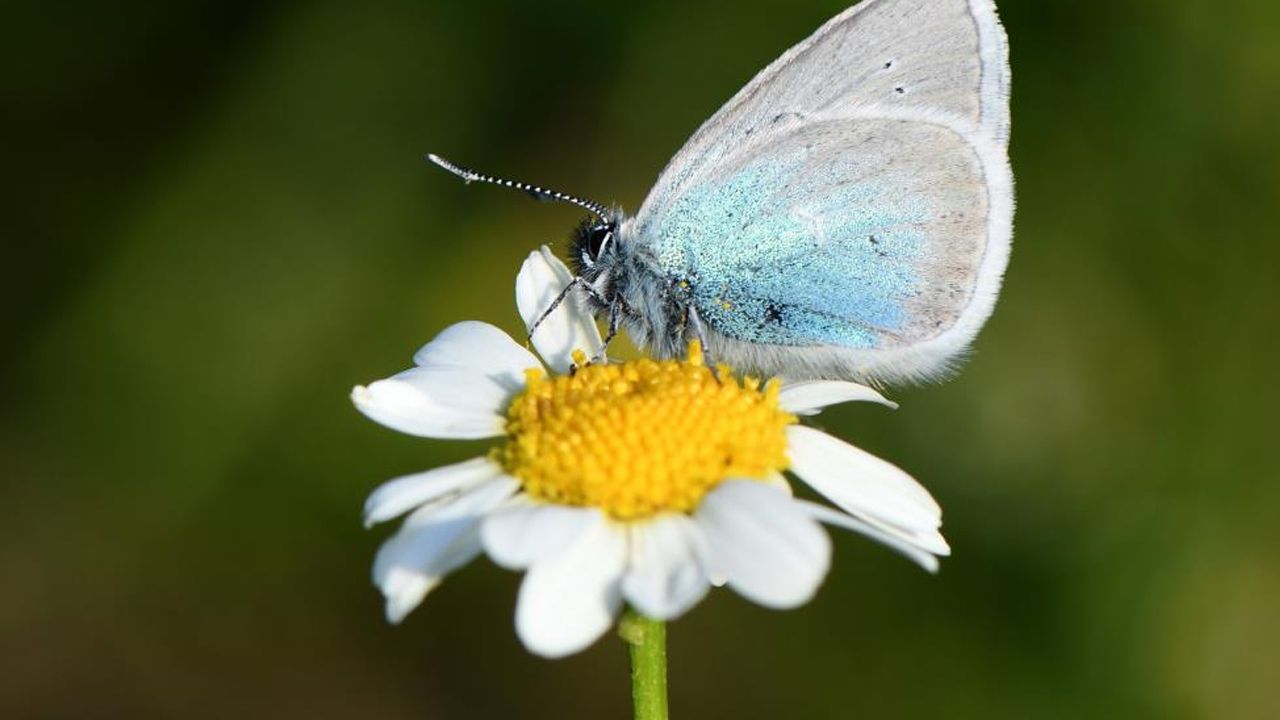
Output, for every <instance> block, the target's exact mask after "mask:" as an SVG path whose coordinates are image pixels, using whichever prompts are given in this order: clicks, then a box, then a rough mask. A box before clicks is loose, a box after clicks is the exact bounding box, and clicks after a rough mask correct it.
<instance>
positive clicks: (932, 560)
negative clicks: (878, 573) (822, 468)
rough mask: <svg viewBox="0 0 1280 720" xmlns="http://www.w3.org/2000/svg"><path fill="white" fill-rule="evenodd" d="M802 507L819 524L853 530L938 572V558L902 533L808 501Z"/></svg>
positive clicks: (930, 570)
mask: <svg viewBox="0 0 1280 720" xmlns="http://www.w3.org/2000/svg"><path fill="white" fill-rule="evenodd" d="M797 502H798V503H799V504H800V506H801V507H803V508H804V509H805V511H806V512H808V513H809V515H810V516H812V517H813V519H815V520H818V521H819V522H824V523H827V524H828V525H835V526H837V527H841V528H844V529H845V530H852V531H854V532H856V533H860V534H862V535H864V536H866V537H869V538H871V539H872V540H875V541H876V542H879V543H882V544H884V545H887V546H889V547H890V548H893V549H894V550H897V551H898V552H900V553H902V554H903V555H906V556H907V557H908V558H910V559H911V560H913V561H914V562H915V563H916V564H917V565H919V566H920V567H922V568H924V569H925V570H928V571H929V572H931V573H935V572H938V558H936V557H934V556H933V555H932V554H931V552H930V551H929V550H928V549H927V548H923V549H922V548H920V547H919V546H917V545H916V544H914V543H913V542H911V540H910V539H907V538H904V537H903V536H902V535H901V534H900V533H892V532H889V531H886V530H884V529H881V528H878V527H876V526H874V525H871V524H870V523H867V522H864V521H862V520H859V519H858V518H855V517H853V516H851V515H846V514H844V513H842V512H840V511H838V510H833V509H832V508H829V507H827V506H825V505H819V504H817V503H811V502H808V501H806V500H799V501H797Z"/></svg>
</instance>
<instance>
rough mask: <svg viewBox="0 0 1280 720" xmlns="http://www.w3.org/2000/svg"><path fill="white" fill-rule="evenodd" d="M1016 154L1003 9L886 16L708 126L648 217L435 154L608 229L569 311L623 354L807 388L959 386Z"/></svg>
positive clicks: (971, 1)
mask: <svg viewBox="0 0 1280 720" xmlns="http://www.w3.org/2000/svg"><path fill="white" fill-rule="evenodd" d="M1008 141H1009V65H1008V46H1007V40H1006V37H1005V33H1004V29H1003V28H1002V27H1001V25H1000V22H999V20H998V18H997V17H996V10H995V5H994V3H993V2H992V0H865V1H864V2H862V3H861V4H859V5H856V6H854V7H852V8H850V9H848V10H846V11H845V12H843V13H841V14H840V15H838V16H836V17H835V18H833V19H832V20H830V21H829V22H827V23H826V24H825V25H824V26H822V27H821V28H820V29H819V30H818V31H817V32H815V33H814V34H813V35H812V36H810V37H809V38H808V39H807V40H805V41H804V42H801V43H800V44H799V45H796V46H795V47H793V48H791V49H790V50H788V51H787V52H786V53H784V54H783V55H782V57H780V58H778V59H777V60H776V61H774V62H773V64H771V65H769V66H768V67H767V68H765V69H764V70H763V71H762V72H761V73H760V74H758V75H757V76H756V77H755V78H754V79H753V80H752V81H751V82H750V83H748V84H747V86H746V87H744V88H743V89H742V90H741V91H740V92H739V93H738V94H737V95H735V96H734V97H733V99H731V100H730V101H729V102H728V103H727V104H725V106H724V107H722V108H721V109H720V110H719V111H718V112H717V113H716V114H715V115H713V116H712V117H711V119H709V120H707V121H706V123H704V124H703V125H702V127H701V128H699V129H698V131H697V132H696V133H694V135H693V137H692V138H690V139H689V141H688V142H686V143H685V146H684V147H683V148H682V149H681V150H680V152H678V153H677V154H676V156H675V157H674V158H673V159H672V160H671V162H670V163H669V164H668V165H667V167H666V169H665V170H664V171H663V172H662V175H661V176H660V177H659V179H658V182H657V184H656V185H655V186H654V188H653V190H652V191H650V193H649V196H648V198H647V199H646V200H645V202H644V204H643V205H642V206H641V208H640V211H639V212H638V213H636V215H635V216H627V215H625V214H623V213H622V212H621V211H619V210H615V209H611V208H608V207H606V206H604V205H601V204H599V203H595V202H591V201H589V200H584V199H581V198H577V197H574V196H570V195H566V194H564V193H559V192H556V191H552V190H546V189H544V188H539V187H536V186H531V185H528V184H525V183H518V182H514V181H509V180H500V179H497V178H493V177H490V176H487V175H482V174H480V173H476V172H474V171H472V170H468V169H466V168H462V167H459V166H457V165H454V164H452V163H450V162H448V161H446V160H443V159H442V158H439V157H437V156H434V155H432V156H429V157H430V158H431V159H432V160H433V161H434V162H436V163H437V164H439V165H441V166H442V167H444V168H446V169H448V170H450V171H451V172H454V173H455V174H457V175H459V176H460V177H462V178H463V179H464V180H467V181H472V180H479V181H484V182H491V183H497V184H500V185H505V186H507V187H512V188H516V189H520V190H524V191H526V192H528V193H530V194H532V195H534V196H535V197H539V198H542V199H553V200H561V201H566V202H571V203H574V204H576V205H579V206H581V207H583V208H585V209H587V210H589V211H590V212H591V213H592V217H591V218H588V219H587V220H586V221H585V222H584V223H583V224H582V225H581V226H580V227H579V228H578V229H577V231H576V232H575V233H574V235H573V240H572V246H571V258H570V259H571V262H572V263H573V264H574V265H575V270H576V276H575V277H574V280H573V282H572V283H570V284H569V286H568V287H566V288H565V291H564V292H563V293H561V295H560V298H558V299H557V302H556V304H558V302H559V300H562V299H564V298H565V297H566V296H568V295H570V294H571V293H572V294H573V295H574V296H576V301H579V302H582V303H584V304H585V306H586V307H587V308H589V309H590V310H591V311H592V312H593V313H595V314H596V315H597V317H602V318H605V319H607V320H608V323H609V334H608V336H607V338H608V339H612V338H613V337H614V335H615V334H616V333H617V331H618V329H619V328H625V329H626V330H627V331H628V333H629V334H630V335H631V336H632V338H633V339H634V340H635V341H636V342H637V343H638V344H639V345H641V346H642V347H646V348H648V349H649V350H650V351H651V352H652V353H653V354H654V355H656V356H658V357H673V356H679V355H682V354H683V353H684V351H685V349H686V346H687V343H688V342H689V341H690V340H691V339H700V340H702V341H703V347H704V348H706V349H707V352H708V355H709V356H710V357H712V358H713V359H714V360H717V361H726V362H728V363H730V364H731V365H734V366H736V367H739V368H743V369H748V370H754V371H758V372H763V373H768V374H782V375H785V376H787V377H790V378H793V379H801V378H840V379H851V380H861V381H915V380H925V379H930V378H935V377H938V376H940V375H943V374H945V373H946V372H947V371H948V370H950V369H951V368H952V366H953V365H954V363H955V362H956V360H957V359H958V358H959V357H961V356H962V355H963V354H964V352H965V351H966V349H967V348H968V346H969V344H970V342H972V340H973V338H974V337H975V336H976V335H977V333H978V330H979V329H980V328H981V327H982V325H983V323H984V322H985V321H986V319H987V317H988V316H990V314H991V311H992V308H993V306H994V305H995V300H996V296H997V294H998V293H999V289H1000V282H1001V278H1002V276H1003V274H1004V270H1005V266H1006V264H1007V262H1008V257H1009V246H1010V243H1011V240H1012V235H1013V208H1014V202H1013V175H1012V172H1011V170H1010V167H1009V161H1008ZM553 308H554V305H553V307H552V308H548V312H550V310H551V309H553ZM607 342H608V340H606V344H607Z"/></svg>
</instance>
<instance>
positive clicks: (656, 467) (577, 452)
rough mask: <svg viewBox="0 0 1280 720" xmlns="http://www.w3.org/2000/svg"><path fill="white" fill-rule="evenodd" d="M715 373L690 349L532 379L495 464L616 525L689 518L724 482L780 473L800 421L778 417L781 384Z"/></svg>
mask: <svg viewBox="0 0 1280 720" xmlns="http://www.w3.org/2000/svg"><path fill="white" fill-rule="evenodd" d="M580 364H581V363H580ZM717 370H718V373H713V372H712V371H711V369H710V368H709V367H707V366H706V365H705V364H704V362H703V358H702V351H701V348H700V347H699V346H698V343H696V342H694V343H692V344H690V346H689V357H688V358H687V359H685V360H663V361H656V360H650V359H640V360H630V361H627V362H624V363H617V364H592V365H585V366H581V367H578V368H577V369H576V371H575V372H573V373H572V374H570V375H563V376H555V377H548V376H546V375H545V374H543V373H542V371H540V370H530V371H528V372H527V379H528V383H527V386H526V389H525V390H524V392H522V393H521V394H520V395H518V396H517V397H516V398H515V399H514V400H513V401H512V403H511V406H510V408H509V409H508V411H507V425H506V429H507V442H506V443H505V444H504V445H502V446H500V447H499V448H497V449H495V451H494V453H495V459H496V460H497V461H498V462H499V463H501V464H502V466H503V467H504V468H506V470H507V471H508V472H510V473H511V474H512V475H514V476H515V477H516V478H518V479H519V480H520V482H521V483H522V484H523V486H524V490H525V492H526V493H527V494H528V495H530V496H531V497H533V498H535V499H537V500H542V501H545V502H550V503H556V504H562V505H575V506H592V507H599V508H601V509H602V510H604V511H605V512H606V513H608V514H609V515H610V516H612V517H614V518H616V519H619V520H636V519H641V518H645V517H649V516H651V515H654V514H657V513H660V512H668V511H675V512H685V513H687V512H691V511H692V510H694V509H695V508H697V506H698V503H699V502H700V501H701V500H702V498H703V496H705V495H706V494H707V493H708V492H709V491H710V490H711V489H712V488H714V487H715V486H716V485H718V484H720V483H721V482H722V481H724V480H725V479H728V478H742V479H759V480H764V479H767V478H769V477H772V476H773V475H774V474H775V473H777V472H779V471H781V470H784V469H786V467H787V452H786V450H787V443H786V434H785V432H784V431H785V429H786V427H787V426H788V425H791V424H793V423H795V422H796V418H795V416H793V415H791V414H789V413H787V412H785V411H783V410H782V409H781V408H779V407H778V391H779V386H778V381H777V380H771V381H769V382H768V383H764V384H763V385H762V384H761V382H760V381H759V380H757V379H755V378H751V377H746V378H742V379H736V378H734V377H733V375H732V374H731V371H730V369H729V368H728V367H727V366H724V365H720V366H718V367H717ZM717 375H718V377H717Z"/></svg>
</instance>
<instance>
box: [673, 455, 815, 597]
mask: <svg viewBox="0 0 1280 720" xmlns="http://www.w3.org/2000/svg"><path fill="white" fill-rule="evenodd" d="M694 519H695V520H696V521H697V523H698V526H699V527H700V528H701V529H702V531H703V534H704V535H705V537H706V539H707V547H708V551H709V552H710V555H711V559H712V566H713V567H714V569H715V572H722V573H724V575H725V577H726V578H728V581H729V587H732V588H733V589H734V590H736V591H737V592H738V593H740V594H741V595H742V596H743V597H746V598H747V599H749V600H752V601H754V602H756V603H759V604H760V605H764V606H765V607H771V608H790V607H795V606H797V605H801V604H803V603H805V602H806V601H808V600H809V598H811V597H813V594H814V592H815V591H816V590H817V589H818V585H819V584H821V582H822V578H823V577H825V576H826V574H827V568H828V567H829V566H830V563H831V539H830V538H828V537H827V534H826V532H825V531H823V529H822V527H821V526H820V525H818V523H817V522H815V521H814V520H813V519H812V518H811V517H810V516H809V515H808V514H807V513H805V512H803V511H802V510H800V508H799V507H798V506H797V505H796V504H795V501H794V500H793V499H792V498H790V497H788V496H787V494H786V493H784V492H782V491H781V490H779V489H777V488H775V487H770V486H768V485H765V484H762V483H760V482H756V481H750V480H741V481H728V482H724V483H721V485H720V486H719V487H717V488H716V489H715V490H712V491H711V492H710V493H708V494H707V496H706V497H705V498H703V500H702V504H701V505H700V506H699V507H698V511H697V513H696V515H695V516H694Z"/></svg>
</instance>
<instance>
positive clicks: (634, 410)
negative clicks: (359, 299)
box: [352, 247, 949, 657]
mask: <svg viewBox="0 0 1280 720" xmlns="http://www.w3.org/2000/svg"><path fill="white" fill-rule="evenodd" d="M570 279H571V276H570V274H569V270H568V268H566V267H565V266H564V265H563V263H561V262H560V261H559V260H557V259H556V258H555V257H554V256H553V255H552V254H551V253H550V251H548V250H547V249H546V248H545V247H544V248H542V249H541V250H540V251H538V252H534V253H532V254H531V255H530V257H529V259H528V260H527V261H526V262H525V263H524V266H523V267H522V268H521V270H520V274H519V276H518V277H517V280H516V300H517V305H518V307H519V310H520V313H521V315H522V316H523V318H524V320H525V322H526V325H528V324H531V323H532V322H533V321H534V320H535V319H537V318H538V317H539V315H541V313H542V311H543V310H544V309H545V308H546V307H548V306H549V304H550V303H551V301H552V299H554V298H555V297H556V296H557V295H558V294H559V292H560V291H561V289H562V288H564V287H565V286H566V284H567V283H568V282H569V281H570ZM532 344H533V346H534V348H535V349H536V350H537V351H538V353H539V355H540V356H541V360H539V358H538V357H535V356H534V354H533V353H531V352H529V351H528V350H527V349H525V347H523V346H522V345H521V344H520V343H518V342H516V341H515V340H513V339H512V338H511V337H509V336H508V335H507V334H506V333H504V332H502V331H501V330H499V329H498V328H496V327H494V326H492V325H488V324H485V323H480V322H462V323H458V324H456V325H453V326H451V327H449V328H446V329H445V330H444V331H442V332H441V333H440V334H439V335H438V336H436V338H435V339H434V340H432V341H431V342H430V343H428V344H427V345H426V346H425V347H423V348H422V349H421V350H419V351H418V353H417V354H416V355H415V356H414V367H413V368H411V369H409V370H405V371H404V372H401V373H399V374H397V375H394V376H392V377H390V378H387V379H384V380H379V381H377V382H374V383H371V384H370V385H368V386H360V387H356V388H355V390H354V391H353V392H352V399H353V400H354V402H355V404H356V407H357V408H358V409H359V410H360V411H361V412H363V413H364V414H365V415H367V416H368V417H370V418H371V419H373V420H375V421H377V422H379V423H381V424H383V425H386V426H387V427H390V428H392V429H394V430H399V431H401V432H405V433H409V434H412V435H418V436H422V437H430V438H455V439H463V438H465V439H475V438H500V439H501V440H500V442H499V444H498V445H497V446H496V447H494V448H493V449H492V450H491V451H490V452H489V453H488V454H486V455H484V456H483V457H477V458H475V459H472V460H468V461H466V462H462V463H458V464H456V465H450V466H447V467H440V468H436V469H434V470H428V471H426V472H422V473H417V474H413V475H408V476H405V477H401V478H397V479H394V480H391V481H390V482H387V483H386V484H384V485H382V486H381V487H379V488H378V489H376V490H375V491H374V492H373V494H372V495H370V497H369V499H368V501H367V503H366V504H365V510H364V516H365V522H366V524H367V525H372V524H374V523H379V522H383V521H387V520H391V519H394V518H396V517H399V516H401V515H405V514H407V517H406V518H405V519H404V521H403V523H402V525H401V527H400V530H399V531H398V532H397V533H395V534H394V535H393V536H392V537H391V538H390V539H389V540H387V541H386V543H385V544H384V545H383V546H382V547H381V548H380V549H379V551H378V554H377V559H376V560H375V562H374V568H373V579H374V582H375V583H376V584H377V586H378V587H379V588H380V589H381V590H382V592H383V594H384V595H385V597H386V603H387V604H386V609H387V617H388V618H389V619H390V620H391V621H392V622H398V621H400V620H401V619H402V618H403V617H404V616H405V615H406V614H408V613H409V612H410V611H411V610H413V609H414V608H416V607H417V606H418V605H419V604H420V603H421V602H422V600H423V598H424V597H426V595H427V593H429V592H430V591H431V590H432V589H433V588H435V587H436V586H437V585H438V584H439V583H440V582H441V580H442V579H443V578H444V576H445V575H447V574H448V573H449V572H451V571H453V570H455V569H457V568H458V567H461V566H462V565H465V564H466V563H468V562H470V561H471V560H472V559H474V558H475V557H477V556H478V555H480V554H482V553H483V554H486V555H488V556H489V557H490V558H491V559H492V560H493V561H494V562H496V563H497V564H498V565H501V566H503V567H506V568H510V569H514V570H524V571H525V576H524V578H523V581H522V583H521V586H520V590H519V597H518V598H517V602H516V631H517V634H518V635H519V637H520V639H521V641H522V642H523V643H524V644H525V646H526V647H528V648H529V649H530V650H531V651H533V652H535V653H537V654H539V655H543V656H547V657H560V656H564V655H568V654H571V653H574V652H577V651H579V650H581V649H583V648H585V647H587V646H588V645H590V644H591V643H592V642H593V641H595V640H596V639H597V638H598V637H600V635H602V634H603V633H604V632H605V631H606V630H608V629H609V628H610V627H611V626H612V625H613V623H614V621H615V619H616V618H617V616H618V613H619V611H620V610H621V609H622V607H623V605H624V604H629V605H630V606H632V607H633V608H635V609H636V610H637V611H638V612H639V613H641V614H642V615H645V616H648V617H650V618H653V619H656V620H669V619H672V618H675V617H677V616H679V615H681V614H682V613H684V612H685V611H686V610H688V609H689V608H691V607H692V606H693V605H694V604H696V603H697V602H698V601H699V600H700V599H701V598H702V597H703V596H704V595H705V594H706V593H707V591H708V590H709V589H710V588H711V587H712V586H715V585H727V586H728V587H730V588H732V589H733V590H735V591H737V592H738V593H740V594H741V595H742V596H744V597H746V598H748V599H749V600H752V601H754V602H756V603H758V604H760V605H763V606H766V607H771V608H791V607H795V606H798V605H801V604H803V603H805V602H806V601H808V600H809V598H811V597H812V596H813V594H814V593H815V591H816V590H817V588H818V586H819V585H820V584H821V582H822V579H823V578H824V577H825V575H826V573H827V569H828V567H829V565H830V557H831V544H830V539H829V538H828V536H827V534H826V531H825V530H824V529H823V527H822V526H823V525H824V524H826V525H831V526H835V527H840V528H844V529H847V530H852V531H854V532H858V533H861V534H863V535H866V536H868V537H870V538H873V539H875V540H877V541H879V542H881V543H884V544H885V545H888V546H890V547H892V548H894V549H896V550H898V551H899V552H901V553H902V554H904V555H906V556H907V557H909V558H911V559H912V560H914V561H915V562H917V563H918V564H920V565H921V566H923V567H924V568H926V569H928V570H931V571H932V570H934V569H936V567H937V558H936V556H939V555H946V554H948V552H949V549H948V547H947V544H946V542H945V541H944V540H943V538H942V536H941V535H940V534H939V532H938V528H939V526H940V524H941V511H940V509H939V507H938V505H937V503H936V502H934V500H933V498H932V497H931V496H930V495H929V493H928V492H927V491H926V490H925V489H924V488H923V487H921V486H920V485H919V484H918V483H917V482H916V481H915V480H914V479H912V478H911V476H910V475H908V474H907V473H905V472H903V471H902V470H900V469H898V468H897V467H895V466H893V465H891V464H889V463H887V462H885V461H883V460H880V459H879V458H876V457H875V456H873V455H870V454H868V453H866V452H864V451H862V450H859V449H858V448H856V447H854V446H852V445H849V444H847V443H845V442H843V441H841V440H838V439H836V438H835V437H832V436H830V435H827V434H825V433H823V432H820V431H818V430H815V429H812V428H809V427H806V426H804V425H802V424H800V423H799V418H800V417H801V416H805V415H812V414H816V413H817V412H818V411H819V410H821V409H822V408H823V407H825V406H828V405H832V404H836V403H841V402H848V401H871V402H878V403H881V404H885V405H890V406H892V403H890V402H889V401H887V400H885V399H884V398H883V397H882V396H881V395H880V394H879V393H878V392H876V391H875V390H873V389H872V388H869V387H866V386H863V385H859V384H856V383H849V382H834V381H810V382H799V383H783V382H780V381H778V380H776V379H775V380H770V381H768V382H765V383H761V382H760V381H758V380H755V379H752V378H736V377H734V376H733V375H732V373H731V372H730V371H729V369H728V368H726V367H724V366H721V367H720V372H718V373H713V372H712V370H711V368H709V367H707V366H706V365H705V364H704V362H703V359H702V355H701V350H700V348H699V347H698V346H697V345H696V343H695V344H694V345H691V347H690V353H689V356H688V357H687V358H686V359H683V360H663V361H656V360H650V359H640V360H631V361H627V362H621V363H603V362H602V363H590V364H587V363H586V362H585V361H586V358H587V357H589V356H591V355H593V354H595V353H597V352H598V351H599V350H600V347H601V340H600V335H599V331H598V330H597V328H596V326H595V323H594V321H593V320H592V319H591V318H590V317H589V316H588V315H586V314H585V313H584V312H582V311H581V310H580V309H579V308H578V307H577V304H576V303H575V302H573V301H572V299H570V300H569V301H566V302H564V303H562V304H561V305H560V306H559V307H558V308H557V309H556V310H555V311H554V312H553V313H551V314H550V315H549V316H547V317H546V318H545V319H544V320H543V322H542V324H541V325H540V326H539V327H538V329H537V332H536V333H535V334H534V336H533V338H532ZM575 358H576V359H575ZM784 472H790V473H791V474H793V475H794V476H795V477H798V478H799V479H800V480H802V481H804V482H805V483H807V484H808V485H809V486H810V487H811V488H813V489H814V490H815V491H816V492H817V493H818V494H819V495H821V496H823V497H824V498H826V499H827V500H829V501H830V503H831V505H826V504H820V503H813V502H809V501H806V500H802V499H798V498H795V497H793V496H792V494H791V491H790V486H789V485H788V480H787V479H786V477H785V476H784Z"/></svg>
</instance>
